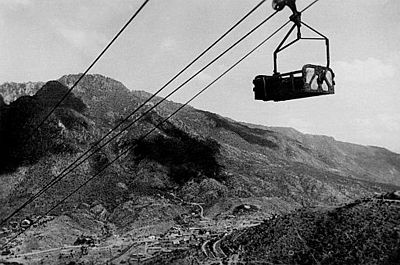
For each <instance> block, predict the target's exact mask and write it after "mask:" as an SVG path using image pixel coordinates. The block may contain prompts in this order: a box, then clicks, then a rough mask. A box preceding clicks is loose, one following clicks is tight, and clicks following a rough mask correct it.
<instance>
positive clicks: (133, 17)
mask: <svg viewBox="0 0 400 265" xmlns="http://www.w3.org/2000/svg"><path fill="white" fill-rule="evenodd" d="M149 1H150V0H145V1H144V2H143V4H142V5H141V6H140V7H139V9H137V10H136V12H135V13H134V14H133V15H132V16H131V18H130V19H129V20H128V21H127V22H126V23H125V25H124V26H123V27H122V28H121V29H120V30H119V31H118V33H117V34H116V35H115V36H114V38H112V40H111V41H110V42H109V43H108V44H107V46H106V47H105V48H104V49H103V50H102V52H101V53H100V54H99V55H98V56H97V57H96V59H95V60H94V61H93V62H92V63H91V64H90V65H89V67H88V68H87V69H86V70H85V72H84V73H83V74H82V75H81V76H80V77H79V79H78V80H77V81H76V82H75V83H74V84H73V85H72V87H71V88H70V89H69V90H68V91H67V92H66V93H65V94H64V96H63V97H62V98H61V99H60V100H59V101H58V102H57V103H56V105H54V106H53V107H52V109H51V110H50V111H49V113H47V114H46V116H45V117H44V119H43V120H42V121H41V122H40V123H39V125H38V126H36V128H35V129H34V130H33V133H32V134H31V135H30V136H29V137H27V139H28V140H29V139H31V137H33V135H34V134H35V133H36V132H37V131H38V130H39V128H40V127H41V126H42V125H43V124H44V122H45V121H46V120H47V119H48V118H49V117H50V116H51V114H52V113H53V112H54V111H55V110H56V109H57V108H58V107H59V106H60V105H61V103H62V102H63V101H64V100H65V99H66V98H67V97H68V95H69V94H70V93H71V92H72V90H73V89H74V88H75V87H76V86H77V85H78V83H79V82H80V81H81V80H82V79H83V77H84V76H85V75H86V74H87V73H88V72H89V71H90V69H92V67H93V66H94V65H95V64H96V63H97V62H98V61H99V60H100V58H101V57H102V56H103V55H104V53H105V52H106V51H107V50H108V49H109V48H110V47H111V46H112V45H113V43H114V42H115V41H116V40H117V39H118V37H119V36H120V35H121V34H122V32H124V31H125V29H126V28H127V27H128V26H129V24H130V23H131V22H132V21H133V20H134V19H135V18H136V16H137V15H138V14H139V13H140V12H141V11H142V9H143V8H144V7H145V6H146V5H147V3H148V2H149Z"/></svg>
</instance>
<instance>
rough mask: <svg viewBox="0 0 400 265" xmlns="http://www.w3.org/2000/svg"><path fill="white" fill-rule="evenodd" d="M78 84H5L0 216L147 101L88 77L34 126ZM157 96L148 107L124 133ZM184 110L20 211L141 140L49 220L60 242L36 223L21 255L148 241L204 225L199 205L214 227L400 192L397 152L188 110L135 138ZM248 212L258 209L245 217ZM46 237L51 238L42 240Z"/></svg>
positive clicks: (68, 80)
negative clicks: (85, 241) (92, 240)
mask: <svg viewBox="0 0 400 265" xmlns="http://www.w3.org/2000/svg"><path fill="white" fill-rule="evenodd" d="M78 77H79V75H67V76H63V77H61V78H60V79H59V80H57V81H50V82H47V83H46V84H43V83H29V84H15V83H7V84H3V85H1V86H0V95H2V98H3V99H4V100H1V98H0V134H1V138H0V139H1V143H0V145H1V147H2V148H1V149H0V158H1V159H0V172H1V175H0V203H1V205H2V207H1V208H0V217H2V218H4V217H5V216H7V215H8V214H9V213H10V212H11V211H12V209H15V208H16V207H18V206H19V205H21V204H22V203H23V202H25V201H26V200H27V199H28V198H29V197H30V196H31V195H32V194H35V193H36V192H37V191H38V190H39V189H40V188H41V187H43V186H44V185H45V184H46V183H48V182H49V181H51V179H53V178H54V177H56V176H58V175H59V174H60V173H61V172H62V171H63V170H64V169H65V168H66V167H67V166H68V165H69V164H70V163H71V162H73V161H74V160H75V159H76V158H78V157H79V156H80V155H81V154H82V153H83V152H84V151H85V150H87V149H88V148H90V147H91V146H92V145H93V144H94V143H95V142H96V141H97V140H98V139H99V138H100V137H101V136H102V135H104V134H106V133H107V132H109V131H110V129H112V128H113V127H114V126H116V125H117V124H118V123H119V122H120V121H122V120H123V119H124V117H125V116H126V115H127V114H128V113H130V112H131V111H133V110H134V109H135V108H136V107H137V106H139V105H140V104H141V103H142V102H144V100H146V99H147V98H148V97H149V96H150V94H148V93H146V92H141V91H131V90H129V89H128V88H126V87H125V86H124V85H123V84H122V83H120V82H118V81H116V80H113V79H111V78H107V77H104V76H101V75H88V76H86V77H84V78H83V79H82V81H81V82H80V84H79V85H78V86H77V87H76V89H74V92H73V94H71V95H70V96H69V97H68V98H67V100H66V101H65V102H64V103H63V104H62V105H61V106H60V108H59V109H57V111H56V112H54V113H53V114H52V115H51V116H50V119H49V120H48V121H47V122H46V123H45V124H44V126H43V128H41V129H40V130H39V131H38V133H35V132H34V131H33V128H35V126H34V125H35V124H37V122H38V121H40V120H41V118H42V117H44V116H45V115H46V114H47V113H48V111H49V110H50V109H51V108H52V106H53V105H54V102H56V101H57V99H59V98H60V97H61V96H62V95H63V93H64V92H65V91H67V90H68V87H70V86H71V85H72V84H73V83H74V82H75V81H76V80H77V78H78ZM14 88H15V89H14ZM159 100H160V98H158V97H156V98H155V99H154V100H153V101H152V102H150V103H148V104H146V106H145V108H143V110H141V111H140V112H138V113H136V114H135V115H134V117H130V118H129V119H128V120H127V121H125V122H124V125H123V126H124V127H125V126H127V125H129V123H130V122H131V121H133V120H135V119H136V118H137V117H139V115H140V113H144V112H145V111H146V110H149V109H150V108H151V106H153V104H154V103H156V102H158V101H159ZM179 106H181V105H180V104H178V103H174V102H171V101H166V102H164V103H163V104H161V105H160V106H159V107H157V108H156V109H154V110H151V111H149V113H148V114H147V115H146V116H145V117H144V118H143V119H140V120H139V122H136V123H134V125H133V126H130V127H129V128H128V129H127V130H126V132H124V133H122V134H121V135H120V136H119V137H118V138H117V139H116V141H113V142H112V143H110V144H109V145H107V147H106V148H103V149H102V150H101V152H99V153H97V154H96V155H93V156H92V157H91V158H90V159H88V161H86V162H84V163H82V165H81V166H80V167H79V168H77V170H75V171H73V172H72V173H71V174H69V175H68V177H66V178H65V179H64V180H62V181H61V182H59V183H58V184H57V185H55V187H54V188H52V189H51V190H49V192H47V193H45V194H44V196H41V197H40V198H39V199H38V200H36V201H35V202H34V203H33V204H32V205H30V207H27V208H26V209H24V210H23V211H22V212H21V213H20V214H19V215H18V216H16V217H15V218H14V220H15V221H17V222H19V221H20V220H21V219H22V218H26V217H32V218H33V217H34V216H40V215H42V214H43V212H45V211H46V210H47V209H49V208H50V207H51V206H52V205H54V203H55V202H56V201H57V200H60V199H61V198H63V197H64V196H66V195H67V194H68V193H69V192H70V191H71V190H73V189H74V188H76V187H77V186H78V185H80V184H81V183H82V182H84V181H85V180H87V179H88V178H89V177H91V176H93V175H94V174H96V173H97V172H99V170H101V169H102V168H103V167H104V166H105V165H106V164H107V163H108V162H109V161H111V160H112V159H114V158H115V157H116V156H117V155H119V154H120V153H121V152H123V150H126V148H129V147H130V146H132V145H133V144H135V147H134V148H133V149H132V150H131V151H130V152H129V153H128V154H127V155H124V156H123V157H121V158H120V159H119V160H118V162H117V163H114V164H112V165H111V166H110V167H108V168H107V169H106V170H105V171H103V172H102V173H101V174H100V175H99V176H98V177H97V178H95V179H94V180H93V181H91V182H90V185H87V186H85V188H83V189H82V190H80V191H79V192H78V193H77V194H76V195H75V196H73V197H71V198H69V200H67V201H66V202H65V203H64V204H63V206H62V207H59V208H57V209H56V210H55V211H53V212H52V213H51V214H52V216H53V217H52V218H55V219H54V221H50V222H49V226H50V227H54V229H55V230H54V231H57V227H58V226H59V225H61V224H63V225H64V226H67V227H69V228H68V229H67V228H66V229H65V231H64V230H61V232H57V233H61V234H60V235H58V236H55V235H56V234H52V233H51V232H48V231H47V232H46V231H45V230H43V229H44V228H41V227H40V226H39V227H38V228H37V229H36V228H35V229H36V230H35V229H33V230H32V234H31V237H26V238H25V239H23V240H22V241H21V244H22V245H24V246H25V247H24V248H22V249H24V250H23V251H32V250H34V249H41V248H48V247H54V246H60V245H62V244H71V240H72V238H74V237H76V235H78V234H79V233H89V234H94V235H96V236H97V237H100V238H102V240H103V241H102V242H103V243H104V242H106V240H109V239H110V237H112V236H115V235H119V236H122V235H125V234H126V233H132V231H133V230H135V229H138V228H141V227H147V226H156V227H158V228H157V229H155V230H154V231H153V232H151V231H147V232H146V233H147V234H146V235H150V234H151V233H156V234H157V233H161V231H165V230H166V229H167V230H168V229H169V227H171V226H173V225H176V224H181V223H185V222H186V221H185V220H187V217H186V216H190V215H191V214H193V215H194V216H196V218H197V219H196V218H194V219H193V220H192V219H190V218H189V219H190V220H191V221H190V222H194V224H196V222H198V221H199V212H198V206H196V205H198V203H201V205H202V209H204V215H205V216H206V217H207V218H210V220H214V221H215V222H219V221H221V220H225V219H226V218H231V217H229V216H232V215H233V216H235V218H234V220H236V221H238V222H239V221H240V220H242V219H241V218H242V217H241V216H242V215H244V216H245V217H246V218H254V219H265V218H269V217H270V216H272V215H273V214H277V213H279V214H281V213H282V214H283V213H287V212H291V211H293V210H294V209H297V208H300V207H304V206H306V207H311V206H315V205H319V206H331V205H338V204H341V203H345V202H349V201H352V200H354V199H358V198H361V197H365V196H371V195H373V194H374V193H377V192H378V193H380V192H386V191H392V190H396V189H398V186H399V185H400V173H399V172H400V155H399V154H395V153H392V152H390V151H388V150H386V149H383V148H378V147H368V146H360V145H355V144H350V143H343V142H338V141H336V140H335V139H333V138H331V137H327V136H314V135H305V134H302V133H300V132H298V131H296V130H294V129H291V128H275V127H264V126H257V125H251V124H243V123H239V122H235V121H232V120H230V119H228V118H224V117H221V116H219V115H217V114H214V113H210V112H206V111H201V110H197V109H195V108H192V107H190V106H187V107H185V108H184V109H183V110H182V111H180V112H179V113H178V115H176V116H174V117H173V118H172V119H171V120H170V121H169V122H167V123H165V124H164V125H163V126H161V127H160V128H159V129H157V130H156V132H154V133H153V134H151V135H150V136H149V137H147V138H146V139H145V140H143V141H140V142H136V140H137V139H138V138H140V137H141V136H142V135H144V134H145V133H146V132H148V131H149V130H151V129H152V128H154V126H155V125H156V124H158V123H159V122H160V121H161V120H162V119H164V118H165V117H167V116H168V115H169V114H170V113H172V112H173V111H174V110H176V109H177V108H178V107H179ZM243 205H247V206H246V207H248V206H249V205H250V206H251V209H253V210H252V211H248V212H246V210H245V211H244V212H243V211H239V210H238V209H239V208H238V207H242V206H243ZM245 209H247V208H245ZM200 219H201V218H200ZM236 221H235V222H236ZM188 222H189V221H188ZM190 222H189V223H190ZM224 222H225V221H224ZM232 222H233V221H232ZM105 227H106V228H107V229H106V228H105ZM4 229H5V231H7V232H6V233H5V234H4V235H5V236H6V237H8V236H10V232H9V231H11V230H12V229H11V230H10V228H7V227H5V228H4ZM12 231H13V230H12ZM35 231H36V232H35ZM110 231H111V232H110ZM35 233H36V234H35ZM43 233H44V234H43ZM28 234H29V233H28ZM37 234H41V235H42V237H45V238H47V240H38V239H34V238H36V237H35V236H34V235H37ZM32 240H33V241H32ZM32 242H34V243H32ZM72 243H73V242H72Z"/></svg>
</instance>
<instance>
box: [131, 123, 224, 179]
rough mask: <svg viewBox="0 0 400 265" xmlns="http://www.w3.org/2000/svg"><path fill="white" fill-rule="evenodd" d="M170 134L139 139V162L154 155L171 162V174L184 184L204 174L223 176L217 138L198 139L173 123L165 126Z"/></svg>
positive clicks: (136, 157)
mask: <svg viewBox="0 0 400 265" xmlns="http://www.w3.org/2000/svg"><path fill="white" fill-rule="evenodd" d="M162 130H163V131H164V132H165V134H166V135H157V136H155V137H153V138H151V139H146V140H144V141H141V142H140V143H138V145H137V147H136V148H134V150H133V152H132V155H133V159H134V160H135V162H139V161H140V160H142V159H151V160H154V161H157V162H158V163H160V164H162V165H164V166H167V167H168V169H169V176H170V178H171V179H172V180H173V181H174V182H175V183H177V184H179V185H183V184H185V183H186V182H188V181H189V180H197V181H199V180H201V179H202V178H204V177H208V178H213V179H216V180H221V179H220V178H221V176H220V174H219V173H220V171H221V165H220V164H219V163H218V161H217V158H216V156H217V155H218V154H219V150H220V145H219V143H218V142H217V141H215V140H213V139H197V138H194V137H191V136H190V135H189V134H187V133H186V132H184V131H182V130H180V129H178V128H176V127H175V126H174V125H172V124H170V123H169V124H167V125H166V126H163V128H162Z"/></svg>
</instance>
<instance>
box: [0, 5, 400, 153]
mask: <svg viewBox="0 0 400 265" xmlns="http://www.w3.org/2000/svg"><path fill="white" fill-rule="evenodd" d="M259 2H260V1H259V0H150V2H149V3H148V4H147V5H146V7H145V8H144V9H143V11H142V12H141V13H140V14H139V15H138V16H137V18H136V19H135V20H134V21H133V22H132V23H131V25H130V26H129V27H128V28H127V29H126V31H125V32H124V33H123V34H122V35H121V37H120V38H119V39H118V40H117V41H116V43H115V44H114V45H113V46H112V47H111V49H110V50H109V51H108V52H107V53H106V54H105V55H104V57H102V59H101V60H100V61H99V62H98V63H97V64H96V65H95V67H93V68H92V70H91V71H90V73H98V74H102V75H105V76H109V77H111V78H114V79H116V80H119V81H121V82H122V83H123V84H125V85H126V86H127V87H128V88H129V89H132V90H145V91H148V92H155V91H157V90H158V89H159V88H160V87H161V86H162V85H164V84H165V83H166V82H167V81H168V80H170V79H171V78H172V77H173V76H174V75H175V74H176V73H177V72H178V71H179V70H181V69H182V68H183V67H184V66H186V65H187V64H188V63H189V62H190V61H191V60H192V59H193V58H195V57H196V56H197V55H198V54H200V53H201V52H202V51H203V50H204V49H205V48H207V47H208V46H209V45H210V44H211V43H212V42H214V41H215V40H216V39H217V38H218V37H219V36H220V35H222V34H223V33H224V32H225V31H226V30H227V29H228V28H230V27H231V26H232V25H233V24H234V23H235V22H236V21H238V20H239V19H240V18H241V17H243V16H244V15H245V14H246V13H247V12H248V11H249V10H250V9H252V8H253V7H254V6H255V5H256V4H257V3H259ZM311 2H312V0H297V5H298V8H299V9H302V8H304V7H305V6H307V5H308V4H309V3H311ZM142 3H143V1H141V0H57V1H54V0H0V83H3V82H11V81H13V82H26V81H48V80H54V79H58V78H60V77H61V76H63V75H65V74H71V73H82V72H84V71H85V70H86V68H87V67H88V66H89V65H90V63H91V62H92V61H93V60H94V59H95V57H96V56H97V55H98V54H99V53H100V52H101V50H102V49H103V48H104V47H105V46H106V45H107V43H108V42H109V41H110V40H111V39H112V37H113V36H114V35H115V34H116V33H117V32H118V30H119V29H120V28H121V27H122V26H123V25H124V24H125V22H126V21H127V20H128V19H129V17H130V16H131V15H132V14H133V13H134V12H135V11H136V10H137V8H138V7H139V6H140V5H141V4H142ZM272 12H273V10H272V8H271V2H270V1H269V0H267V1H266V2H265V3H264V5H263V6H261V7H260V8H259V9H258V10H257V11H256V12H255V13H254V14H253V15H252V16H251V17H249V18H248V19H247V20H246V21H245V22H244V23H243V24H241V25H240V26H239V27H238V28H237V29H236V30H235V31H233V32H232V33H231V34H230V35H229V36H228V37H227V38H226V39H224V40H223V41H222V42H221V43H219V44H218V45H217V46H216V47H215V49H213V50H212V51H211V52H210V53H208V54H207V55H206V56H204V57H203V58H202V59H201V60H199V61H198V62H197V63H196V64H195V65H193V67H191V68H190V69H189V70H188V72H187V73H186V74H184V75H183V76H182V77H181V78H179V79H178V80H176V82H173V83H172V84H171V86H168V87H167V89H166V90H165V91H164V92H163V93H161V96H162V95H166V94H168V93H169V92H170V91H172V90H173V89H174V88H176V87H177V86H178V85H180V84H181V83H182V82H184V81H185V80H186V79H187V78H188V77H190V75H192V74H194V73H196V72H197V71H198V70H199V69H200V68H201V67H202V66H204V65H205V64H206V63H208V62H209V61H210V60H212V59H214V58H215V57H216V56H217V55H219V53H221V52H222V51H223V50H225V49H226V48H227V47H229V45H231V44H232V43H233V42H235V41H236V40H237V39H239V38H241V37H242V36H243V35H244V34H245V33H247V32H248V31H249V30H250V29H252V28H253V27H254V26H255V25H257V24H258V23H259V22H260V21H262V20H263V19H264V18H266V17H267V16H268V15H270V14H271V13H272ZM289 16H290V10H289V9H288V8H285V9H284V10H282V11H281V12H279V13H278V14H277V15H276V16H274V17H273V19H271V20H270V21H269V22H267V23H266V24H265V25H264V26H263V27H261V28H260V29H259V30H258V31H256V32H255V33H254V34H252V35H251V36H250V37H249V38H247V39H246V40H245V41H243V42H242V43H240V45H238V46H237V47H235V49H233V50H232V51H230V52H229V53H227V54H226V55H225V56H224V57H222V58H221V59H220V60H218V61H216V62H215V63H214V64H213V65H212V66H211V67H210V68H208V69H207V70H206V71H204V72H202V73H201V74H200V75H199V76H198V77H197V78H196V79H194V80H193V81H191V82H190V83H189V84H188V85H187V86H185V87H183V88H182V89H181V90H180V91H179V92H178V93H177V94H176V95H174V96H173V97H171V99H172V100H174V101H177V102H181V103H183V102H185V101H186V100H187V99H189V98H190V97H191V96H192V95H193V94H194V93H196V92H197V91H198V90H200V89H202V88H203V87H204V86H206V85H207V84H208V83H210V82H211V81H212V80H213V79H214V78H216V77H217V76H218V75H219V74H221V73H222V72H223V71H224V70H225V69H227V68H228V67H230V66H231V65H232V64H233V63H235V62H236V61H237V60H238V59H240V58H241V57H242V56H243V55H244V54H246V53H247V52H248V51H250V50H251V49H252V48H253V47H254V46H256V45H257V44H258V43H259V42H260V41H262V40H263V39H264V38H265V37H266V36H268V35H269V34H271V33H272V32H273V31H274V30H275V29H277V28H278V27H279V26H281V25H282V24H283V23H284V22H286V21H287V19H288V17H289ZM302 18H303V21H304V22H306V23H307V24H309V25H311V26H313V27H314V28H316V29H317V30H318V31H320V32H321V33H323V34H324V35H326V36H327V37H329V39H330V44H331V68H332V69H333V71H334V72H335V74H336V76H335V79H336V87H335V90H336V94H335V95H332V96H323V97H315V98H308V99H300V100H293V101H288V102H279V103H275V102H262V101H255V100H254V95H253V91H252V88H253V85H252V80H253V78H254V77H255V76H256V75H259V74H264V75H270V74H272V53H273V51H274V49H275V48H276V46H277V45H278V44H279V42H280V41H281V39H282V38H283V36H284V34H285V33H286V32H285V31H282V32H280V33H279V34H278V35H277V36H276V37H274V38H273V39H271V40H270V41H269V42H267V43H266V44H265V45H264V46H263V47H261V48H260V49H259V50H257V51H256V52H255V53H254V54H253V55H251V56H250V57H249V58H247V59H246V60H245V61H243V62H242V63H241V64H240V65H239V66H237V67H236V68H235V69H233V70H232V71H231V72H229V73H228V74H227V75H226V76H225V77H224V78H222V79H221V80H220V81H218V82H217V83H216V84H214V85H213V86H212V87H210V88H209V89H208V90H207V91H206V92H205V93H204V94H203V95H201V96H200V97H199V98H198V99H196V100H195V101H194V102H193V103H192V104H191V105H192V106H194V107H196V108H200V109H203V110H208V111H212V112H215V113H218V114H220V115H223V116H226V117H230V118H233V119H235V120H238V121H244V122H250V123H255V124H261V125H266V126H284V127H293V128H295V129H297V130H299V131H301V132H304V133H311V134H323V135H329V136H333V137H335V138H336V139H337V140H340V141H346V142H352V143H358V144H363V145H375V146H382V147H386V148H388V149H389V150H392V151H394V152H397V153H400V115H399V114H400V102H399V99H400V89H399V85H398V82H399V80H398V79H397V77H398V76H400V75H399V73H400V1H398V0H320V1H319V2H318V3H316V4H315V5H314V6H312V7H311V8H310V9H309V10H307V11H306V12H305V13H304V14H303V15H302ZM303 34H304V35H307V36H311V35H312V34H311V33H310V32H308V31H307V30H306V29H303ZM308 63H313V64H322V65H324V64H325V46H324V43H323V42H315V41H314V42H307V41H303V42H300V43H298V44H296V45H294V46H292V47H291V48H290V49H289V50H287V51H285V52H283V53H282V54H280V55H279V67H280V69H279V70H280V71H281V72H285V71H292V70H298V69H301V67H302V66H303V65H304V64H308Z"/></svg>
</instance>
